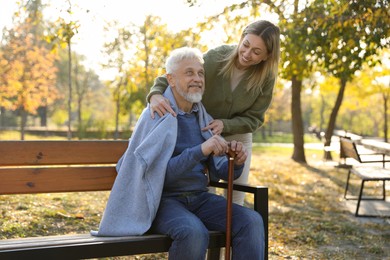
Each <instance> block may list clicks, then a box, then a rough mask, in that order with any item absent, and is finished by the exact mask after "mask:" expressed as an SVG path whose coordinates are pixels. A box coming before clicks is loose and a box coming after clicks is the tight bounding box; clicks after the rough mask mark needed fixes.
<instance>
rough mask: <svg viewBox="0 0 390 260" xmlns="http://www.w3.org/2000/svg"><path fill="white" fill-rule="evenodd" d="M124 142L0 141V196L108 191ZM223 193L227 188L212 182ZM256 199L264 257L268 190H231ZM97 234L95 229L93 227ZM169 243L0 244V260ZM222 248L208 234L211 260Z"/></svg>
mask: <svg viewBox="0 0 390 260" xmlns="http://www.w3.org/2000/svg"><path fill="white" fill-rule="evenodd" d="M127 145H128V141H114V140H109V141H1V142H0V155H1V156H0V195H4V194H35V193H55V192H90V191H108V190H110V189H111V187H112V184H113V182H114V180H115V177H116V170H115V164H116V162H117V161H118V159H119V158H120V157H121V156H122V154H123V153H124V151H125V150H126V148H127ZM211 185H212V186H215V187H219V188H226V187H227V185H226V183H222V182H218V183H212V184H211ZM234 189H235V190H239V191H243V192H247V193H251V194H253V196H254V205H253V207H254V210H256V211H257V212H259V213H260V214H261V215H262V217H263V220H264V225H265V244H266V248H265V249H266V259H267V258H268V188H267V187H251V186H247V185H234ZM92 229H95V230H96V229H97V227H91V230H92ZM170 245H171V239H170V238H168V237H167V236H164V235H156V234H147V235H143V236H129V237H94V236H91V235H90V234H78V235H55V236H43V237H30V238H16V239H14V238H12V239H3V240H0V259H86V258H99V257H109V256H124V255H138V254H148V253H158V252H167V251H168V250H169V247H170ZM224 246H225V235H224V233H222V232H210V242H209V246H208V248H209V250H208V257H209V259H219V253H220V249H221V248H222V247H224Z"/></svg>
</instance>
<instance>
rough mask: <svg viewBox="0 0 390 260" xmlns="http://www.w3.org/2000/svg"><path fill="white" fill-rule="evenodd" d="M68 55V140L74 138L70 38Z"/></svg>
mask: <svg viewBox="0 0 390 260" xmlns="http://www.w3.org/2000/svg"><path fill="white" fill-rule="evenodd" d="M68 57H69V72H68V78H69V97H68V140H71V139H72V127H71V125H72V49H71V46H70V40H69V41H68Z"/></svg>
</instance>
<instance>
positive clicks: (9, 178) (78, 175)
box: [0, 166, 117, 194]
mask: <svg viewBox="0 0 390 260" xmlns="http://www.w3.org/2000/svg"><path fill="white" fill-rule="evenodd" d="M116 174H117V173H116V170H115V167H114V166H99V167H85V166H84V167H62V168H0V176H1V181H0V194H25V193H48V192H76V191H102V190H111V188H112V185H113V183H114V181H115V177H116Z"/></svg>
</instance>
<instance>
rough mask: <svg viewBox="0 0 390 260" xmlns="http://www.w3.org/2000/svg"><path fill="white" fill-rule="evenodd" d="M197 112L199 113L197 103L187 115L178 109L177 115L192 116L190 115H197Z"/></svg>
mask: <svg viewBox="0 0 390 260" xmlns="http://www.w3.org/2000/svg"><path fill="white" fill-rule="evenodd" d="M198 111H199V106H198V103H194V104H193V105H192V109H191V111H190V112H189V113H186V112H184V111H182V110H180V109H179V111H178V114H179V115H185V114H192V113H197V112H198Z"/></svg>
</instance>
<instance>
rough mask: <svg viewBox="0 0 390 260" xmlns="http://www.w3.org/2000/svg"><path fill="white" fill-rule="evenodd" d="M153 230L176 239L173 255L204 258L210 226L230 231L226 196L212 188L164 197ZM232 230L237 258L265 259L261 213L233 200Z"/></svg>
mask: <svg viewBox="0 0 390 260" xmlns="http://www.w3.org/2000/svg"><path fill="white" fill-rule="evenodd" d="M151 230H152V231H153V232H156V233H160V234H166V235H168V236H170V237H171V238H172V239H173V243H172V245H171V247H170V249H169V259H171V260H182V259H194V260H195V259H196V260H198V259H199V260H204V259H205V258H206V251H207V245H208V242H209V233H208V230H216V231H223V232H225V231H226V199H225V198H224V197H222V196H219V195H216V194H213V193H209V192H200V193H196V194H188V196H175V197H163V198H162V199H161V202H160V206H159V209H158V211H157V215H156V218H155V219H154V222H153V224H152V228H151ZM231 230H232V254H231V255H232V258H233V259H234V260H239V259H244V260H257V259H264V225H263V219H262V217H261V216H260V214H259V213H257V212H256V211H254V210H252V209H249V208H246V207H243V206H240V205H237V204H234V203H233V207H232V229H231Z"/></svg>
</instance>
